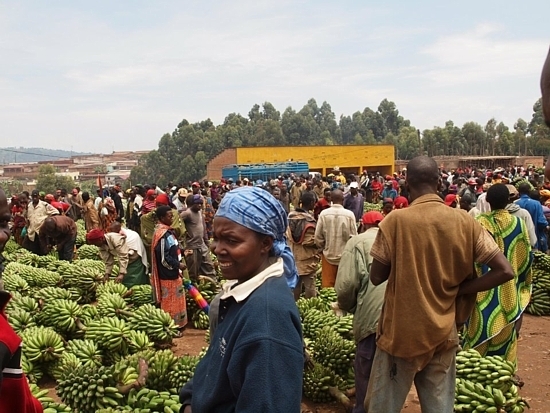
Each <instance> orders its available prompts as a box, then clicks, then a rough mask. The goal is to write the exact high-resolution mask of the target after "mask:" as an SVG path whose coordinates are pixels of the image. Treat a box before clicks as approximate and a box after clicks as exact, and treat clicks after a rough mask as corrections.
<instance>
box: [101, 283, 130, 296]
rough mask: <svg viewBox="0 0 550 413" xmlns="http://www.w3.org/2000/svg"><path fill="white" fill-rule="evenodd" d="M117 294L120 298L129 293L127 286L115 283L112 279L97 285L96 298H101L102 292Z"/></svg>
mask: <svg viewBox="0 0 550 413" xmlns="http://www.w3.org/2000/svg"><path fill="white" fill-rule="evenodd" d="M105 293H107V294H117V295H119V296H121V297H122V298H125V297H126V296H128V295H130V294H131V293H129V290H128V288H127V287H126V286H125V285H124V284H121V283H117V282H115V281H114V280H109V281H107V282H106V283H105V284H100V285H98V286H97V291H96V295H97V298H98V299H99V298H101V296H102V295H103V294H105Z"/></svg>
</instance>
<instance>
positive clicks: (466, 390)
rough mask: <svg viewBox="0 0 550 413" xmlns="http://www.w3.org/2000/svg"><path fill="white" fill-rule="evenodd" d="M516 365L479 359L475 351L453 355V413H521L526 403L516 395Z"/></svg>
mask: <svg viewBox="0 0 550 413" xmlns="http://www.w3.org/2000/svg"><path fill="white" fill-rule="evenodd" d="M514 373H515V366H514V364H513V363H512V362H510V361H507V360H504V359H503V358H502V357H500V356H487V357H482V356H481V355H480V354H479V353H478V352H477V351H476V350H474V349H469V350H464V351H460V352H459V353H458V354H457V356H456V377H457V379H456V395H455V411H457V412H470V411H479V412H481V411H488V412H493V413H494V412H503V411H505V412H516V413H518V412H523V410H524V409H525V407H528V405H527V402H526V401H525V400H523V399H522V398H521V397H520V396H519V394H518V387H517V385H516V382H515V378H514Z"/></svg>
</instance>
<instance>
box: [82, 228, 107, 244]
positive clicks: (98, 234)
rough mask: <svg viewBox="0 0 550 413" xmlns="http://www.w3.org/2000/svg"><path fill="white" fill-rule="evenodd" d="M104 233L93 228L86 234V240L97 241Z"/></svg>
mask: <svg viewBox="0 0 550 413" xmlns="http://www.w3.org/2000/svg"><path fill="white" fill-rule="evenodd" d="M104 235H105V233H104V232H103V231H102V230H100V229H98V228H94V229H92V230H91V231H90V232H88V233H87V234H86V241H88V242H90V241H97V240H100V239H101V238H103V236H104Z"/></svg>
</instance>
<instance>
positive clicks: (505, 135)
mask: <svg viewBox="0 0 550 413" xmlns="http://www.w3.org/2000/svg"><path fill="white" fill-rule="evenodd" d="M364 144H369V145H375V144H391V145H395V149H396V156H397V158H398V159H411V158H413V157H414V156H417V155H419V154H424V155H428V156H464V155H472V156H495V155H501V156H518V155H520V156H521V155H545V154H547V153H548V152H549V151H550V129H549V128H548V127H546V125H545V124H544V120H543V116H542V104H541V100H540V99H539V100H538V101H537V102H535V104H534V105H533V116H532V119H531V120H530V121H529V122H527V121H525V120H523V119H521V118H519V119H518V120H517V121H516V123H515V124H514V125H513V127H512V128H510V127H508V126H506V125H505V124H504V123H503V122H498V121H497V120H496V119H494V118H492V119H489V120H488V121H487V123H486V124H485V125H480V124H478V123H476V122H466V123H465V124H464V125H462V127H458V126H455V124H454V122H453V121H452V120H448V121H447V122H445V125H444V126H435V127H434V128H432V129H425V130H424V131H420V130H418V129H416V128H415V127H414V126H413V125H411V121H410V120H408V119H405V118H404V117H403V116H402V115H401V114H400V113H399V110H398V109H397V106H396V104H395V103H394V102H392V101H389V100H388V99H384V100H382V102H380V104H379V105H378V108H377V109H376V110H373V109H371V108H369V107H366V108H365V109H363V110H362V111H357V112H355V113H353V114H352V115H351V116H349V115H347V116H344V115H342V116H340V118H339V119H338V120H337V119H336V115H335V114H334V112H333V111H332V108H331V106H330V105H329V104H328V103H327V102H323V103H322V104H321V105H320V106H319V105H318V104H317V102H316V101H315V99H310V100H309V101H308V102H307V103H306V104H305V105H304V106H303V107H302V108H301V109H300V110H298V111H297V110H295V109H293V108H292V107H290V106H289V107H288V108H286V109H285V110H284V111H283V112H282V113H281V112H279V111H278V110H277V109H276V108H275V107H274V106H273V105H272V104H271V103H270V102H265V103H263V104H262V105H258V104H255V105H254V106H252V108H251V109H250V111H249V112H248V115H247V117H244V116H242V115H241V114H237V113H230V114H229V115H227V117H226V118H225V120H224V122H223V123H222V124H220V125H217V126H216V125H214V123H213V122H212V121H211V120H210V119H206V120H204V121H201V122H196V123H193V124H191V123H189V122H188V121H187V120H185V119H183V120H182V121H181V122H180V123H179V124H178V125H177V127H176V129H175V130H174V131H173V132H172V133H165V134H164V135H163V136H162V137H161V138H160V140H159V143H158V149H155V150H153V151H151V152H149V153H148V154H146V155H144V156H143V157H142V158H141V160H140V162H139V165H138V166H136V167H135V168H134V169H132V174H131V176H130V178H131V181H132V182H133V183H151V182H155V183H157V184H158V185H162V186H163V185H166V184H167V183H168V182H170V181H171V182H174V183H178V184H179V183H187V182H189V181H194V180H198V179H200V178H202V177H204V176H205V174H206V165H207V163H208V161H210V160H211V159H212V158H214V157H215V156H216V155H218V154H219V153H221V152H222V151H223V150H224V149H227V148H233V147H242V146H311V145H364Z"/></svg>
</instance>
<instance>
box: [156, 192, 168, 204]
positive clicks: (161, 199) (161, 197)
mask: <svg viewBox="0 0 550 413" xmlns="http://www.w3.org/2000/svg"><path fill="white" fill-rule="evenodd" d="M155 204H156V205H169V204H170V200H169V199H168V195H166V194H158V195H157V197H156V198H155Z"/></svg>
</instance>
